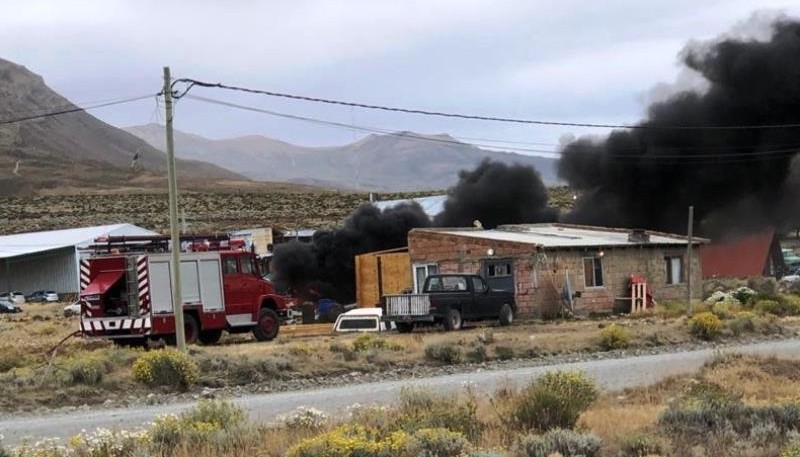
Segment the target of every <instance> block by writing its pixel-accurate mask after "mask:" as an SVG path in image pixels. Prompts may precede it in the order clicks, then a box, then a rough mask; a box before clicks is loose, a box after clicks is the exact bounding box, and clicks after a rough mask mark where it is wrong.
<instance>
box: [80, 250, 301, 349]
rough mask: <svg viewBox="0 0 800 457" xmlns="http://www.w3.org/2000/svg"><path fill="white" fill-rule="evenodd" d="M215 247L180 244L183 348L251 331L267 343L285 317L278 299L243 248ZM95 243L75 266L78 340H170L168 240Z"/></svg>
mask: <svg viewBox="0 0 800 457" xmlns="http://www.w3.org/2000/svg"><path fill="white" fill-rule="evenodd" d="M195 238H196V237H195ZM214 241H215V242H214V243H206V242H204V241H197V240H196V239H193V240H191V242H189V243H185V244H186V246H187V247H188V248H189V249H192V251H193V252H182V253H181V261H180V276H181V297H182V303H181V309H182V311H183V319H184V329H185V335H186V342H187V343H195V342H200V343H204V344H213V343H216V342H217V341H218V340H219V339H220V337H221V335H222V332H223V331H227V332H230V333H244V332H252V333H253V335H254V337H255V338H256V339H257V340H259V341H269V340H272V339H274V338H275V337H276V336H277V335H278V330H279V327H280V319H281V318H282V317H285V316H286V309H287V307H286V300H285V298H284V297H283V296H280V295H278V294H276V293H275V288H274V287H273V285H272V283H271V282H270V281H268V280H266V279H264V278H262V276H261V273H260V271H259V266H258V265H259V264H258V262H257V259H256V256H255V254H253V253H252V252H249V251H246V250H244V249H243V244H241V243H228V242H219V240H214ZM95 243H97V244H95V245H93V246H92V247H91V248H90V249H93V250H94V252H92V253H91V254H90V255H89V256H88V257H86V258H84V259H83V260H81V293H80V301H81V332H82V334H83V335H84V336H86V337H102V338H109V339H113V340H116V341H130V342H133V341H137V340H138V341H146V340H158V339H163V340H165V342H167V343H171V342H172V341H174V338H175V315H174V311H173V310H174V307H173V303H172V280H171V272H172V268H171V263H172V255H171V254H170V252H169V249H168V238H167V237H159V236H157V237H114V238H104V239H98V240H96V241H95ZM197 246H203V248H202V249H197ZM210 246H213V248H211V247H210ZM213 249H218V250H213Z"/></svg>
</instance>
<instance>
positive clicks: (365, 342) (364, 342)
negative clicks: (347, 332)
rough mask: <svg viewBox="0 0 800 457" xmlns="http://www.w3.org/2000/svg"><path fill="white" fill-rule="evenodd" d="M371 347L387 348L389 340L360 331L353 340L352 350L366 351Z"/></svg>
mask: <svg viewBox="0 0 800 457" xmlns="http://www.w3.org/2000/svg"><path fill="white" fill-rule="evenodd" d="M371 349H389V342H388V341H386V340H385V339H384V338H382V337H379V336H376V335H373V334H371V333H362V334H360V335H358V336H357V337H356V339H354V340H353V350H354V351H356V352H366V351H369V350H371Z"/></svg>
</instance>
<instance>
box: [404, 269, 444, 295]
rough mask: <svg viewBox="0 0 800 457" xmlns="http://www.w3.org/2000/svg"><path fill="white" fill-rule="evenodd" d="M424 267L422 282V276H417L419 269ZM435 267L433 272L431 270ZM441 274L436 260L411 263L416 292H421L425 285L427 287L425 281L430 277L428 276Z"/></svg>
mask: <svg viewBox="0 0 800 457" xmlns="http://www.w3.org/2000/svg"><path fill="white" fill-rule="evenodd" d="M418 269H424V270H425V271H424V275H423V277H422V282H420V278H418V277H417V270H418ZM431 269H433V272H431ZM435 274H439V264H438V263H434V262H426V263H415V264H413V265H411V279H412V281H413V290H414V293H415V294H418V293H420V291H421V290H422V288H423V287H425V281H426V280H427V279H428V276H431V275H435Z"/></svg>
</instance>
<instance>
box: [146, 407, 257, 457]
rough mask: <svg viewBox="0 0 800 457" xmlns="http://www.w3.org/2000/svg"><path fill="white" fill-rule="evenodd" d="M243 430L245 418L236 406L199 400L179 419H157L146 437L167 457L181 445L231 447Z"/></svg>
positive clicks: (169, 417)
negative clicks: (226, 444) (226, 441)
mask: <svg viewBox="0 0 800 457" xmlns="http://www.w3.org/2000/svg"><path fill="white" fill-rule="evenodd" d="M247 428H248V427H247V416H246V414H245V412H244V410H242V409H241V408H239V407H238V406H235V405H233V404H231V403H230V402H228V401H225V400H202V401H200V403H198V405H197V406H195V407H194V408H192V409H190V410H188V411H185V412H183V413H181V414H180V415H175V414H168V415H165V416H159V417H157V418H156V420H155V421H153V425H152V426H151V427H150V430H149V434H150V440H151V443H152V445H153V447H154V448H155V449H154V450H155V451H156V452H157V453H169V451H171V450H172V449H174V448H175V447H177V446H180V445H182V444H190V445H192V446H200V445H214V444H217V445H219V444H225V443H224V442H225V440H226V439H227V440H228V441H229V443H228V444H229V446H235V441H236V438H237V437H239V435H240V434H241V433H242V432H243V431H244V430H246V429H247ZM229 446H216V447H217V448H225V447H229Z"/></svg>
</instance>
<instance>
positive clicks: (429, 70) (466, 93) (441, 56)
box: [0, 0, 800, 149]
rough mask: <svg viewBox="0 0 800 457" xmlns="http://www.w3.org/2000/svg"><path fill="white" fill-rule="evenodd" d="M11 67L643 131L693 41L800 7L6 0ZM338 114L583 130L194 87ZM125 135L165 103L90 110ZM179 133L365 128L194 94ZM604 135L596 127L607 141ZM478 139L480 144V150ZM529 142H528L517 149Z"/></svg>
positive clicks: (547, 134)
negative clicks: (208, 100) (253, 109)
mask: <svg viewBox="0 0 800 457" xmlns="http://www.w3.org/2000/svg"><path fill="white" fill-rule="evenodd" d="M0 5H2V11H3V14H2V15H0V57H3V58H6V59H9V60H12V61H14V62H17V63H19V64H22V65H25V66H26V67H28V68H29V69H31V70H33V71H34V72H36V73H39V74H41V75H42V76H43V77H44V78H45V81H46V82H47V83H48V84H49V85H50V86H51V87H53V88H54V89H55V90H57V91H59V92H60V93H61V94H63V95H64V96H66V97H67V98H69V99H70V100H72V101H73V102H77V103H81V102H91V101H96V100H104V99H110V98H121V97H126V96H135V95H143V94H147V93H155V92H157V91H158V90H159V86H160V84H161V67H162V66H163V65H169V66H170V67H171V68H172V72H173V76H175V77H194V78H197V79H204V80H208V81H213V82H225V83H229V84H236V85H243V86H249V87H255V88H262V89H267V90H274V91H283V92H292V93H299V94H305V95H311V96H319V97H328V98H340V99H348V100H354V101H361V102H365V103H375V104H385V105H397V106H404V107H413V108H422V109H431V110H442V111H458V112H466V113H474V114H483V115H496V116H506V117H520V118H531V119H546V120H558V121H575V122H603V123H622V122H634V121H636V120H637V119H639V118H640V117H641V115H642V113H643V108H644V106H645V101H646V100H647V99H648V97H649V96H650V94H651V89H653V87H655V86H656V84H657V83H664V82H666V83H672V82H675V80H676V78H678V76H679V71H680V67H679V65H677V62H678V59H677V55H678V53H679V52H680V50H681V49H682V48H683V47H684V45H685V44H686V43H687V41H689V40H690V39H699V40H703V39H710V38H713V37H715V36H717V35H719V34H720V33H723V32H726V31H728V30H730V29H731V28H732V27H734V26H735V25H736V24H737V23H740V22H742V21H745V20H747V19H748V18H749V17H750V16H751V14H752V13H753V12H754V11H755V10H756V8H758V9H762V10H763V9H767V10H773V11H774V10H779V11H784V12H785V13H787V14H789V15H790V16H800V3H799V2H798V1H797V0H794V1H792V0H759V1H758V2H753V1H744V0H725V1H723V0H719V1H714V0H705V1H701V0H658V1H655V0H653V1H642V0H637V1H634V0H630V1H628V0H616V1H602V2H599V1H598V2H595V1H564V0H561V1H548V0H495V1H492V0H485V1H472V0H405V1H391V0H386V1H380V0H372V1H369V0H351V1H344V0H341V1H322V0H295V1H280V2H279V1H245V0H239V1H225V2H223V1H208V0H206V1H203V0H195V1H188V0H185V1H169V0H162V1H147V0H144V1H133V0H130V1H114V0H95V1H89V0H70V1H58V0H53V1H37V0H25V1H24V2H20V1H11V0H0ZM193 93H195V94H197V95H203V96H208V97H213V98H220V99H224V100H229V101H234V102H237V103H243V104H248V105H253V106H258V107H261V108H264V109H271V110H276V111H283V112H287V113H292V114H299V115H305V116H315V117H320V118H324V119H328V120H333V121H338V122H345V123H353V124H358V125H365V126H374V127H380V128H386V129H395V130H414V131H418V132H423V133H439V132H448V133H451V134H453V135H454V136H458V137H477V138H490V139H499V140H509V141H525V142H534V143H536V142H540V143H544V144H545V145H541V146H537V145H525V146H524V147H529V148H540V149H553V147H552V146H547V145H548V144H553V143H557V142H558V139H559V137H561V136H562V135H565V134H570V133H571V134H576V135H579V134H583V133H588V132H589V131H588V130H582V129H576V128H571V129H567V128H544V127H532V126H519V125H504V124H491V123H480V122H470V121H447V120H442V119H436V118H420V117H415V116H408V115H396V114H388V113H376V112H370V111H364V110H357V109H356V110H354V109H350V108H334V107H327V106H318V105H313V104H308V103H300V102H287V101H282V100H276V99H272V98H267V97H260V96H240V95H237V94H232V93H228V92H222V91H212V90H200V89H196V90H195V91H193ZM93 114H94V115H95V116H98V117H99V118H101V119H103V120H105V121H107V122H109V123H111V124H114V125H117V126H127V125H133V124H143V123H147V122H154V121H158V120H159V118H158V117H157V115H158V112H157V111H156V110H155V102H154V101H143V102H138V103H136V104H130V105H124V106H119V107H112V108H105V109H101V110H96V111H93ZM176 127H177V128H179V129H181V130H184V131H188V132H193V133H197V134H200V135H203V136H207V137H210V138H224V137H231V136H238V135H246V134H263V135H267V136H270V137H273V138H278V139H282V140H285V141H289V142H293V143H298V144H304V145H332V144H341V143H346V142H349V141H352V140H354V139H357V138H360V137H362V136H363V135H364V133H363V132H358V131H351V130H345V129H334V128H329V127H322V126H316V125H310V124H305V123H301V122H297V121H288V120H282V119H277V118H274V117H270V116H265V115H260V114H254V113H247V112H241V111H236V110H231V109H229V108H223V107H219V106H214V105H207V104H202V103H200V102H196V101H190V100H182V101H181V102H180V103H179V106H178V112H177V117H176ZM594 132H596V131H594ZM478 142H480V141H478ZM518 146H519V145H518Z"/></svg>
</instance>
